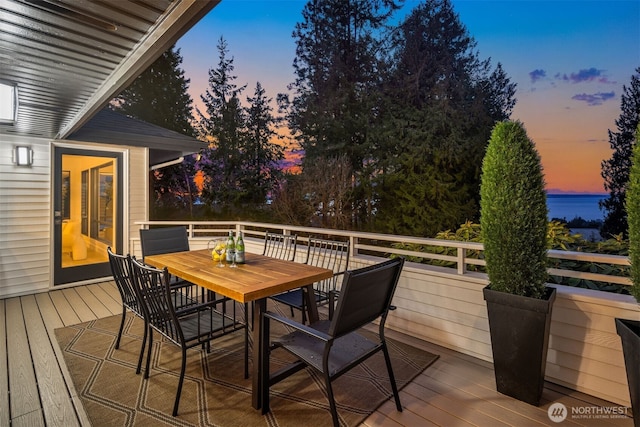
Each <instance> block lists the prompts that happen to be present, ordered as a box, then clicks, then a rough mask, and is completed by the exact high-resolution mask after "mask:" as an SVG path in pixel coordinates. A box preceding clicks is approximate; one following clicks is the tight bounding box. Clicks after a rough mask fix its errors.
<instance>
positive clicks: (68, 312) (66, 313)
mask: <svg viewBox="0 0 640 427" xmlns="http://www.w3.org/2000/svg"><path fill="white" fill-rule="evenodd" d="M49 296H50V297H51V301H52V302H53V304H54V305H55V307H56V311H57V312H58V315H59V316H60V319H61V320H62V324H63V326H69V325H75V324H78V323H80V318H79V317H78V315H77V314H76V312H75V311H74V310H73V307H71V304H69V301H67V298H66V297H65V296H64V293H62V291H61V290H56V291H51V292H49Z"/></svg>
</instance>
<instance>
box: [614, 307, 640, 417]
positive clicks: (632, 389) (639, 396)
mask: <svg viewBox="0 0 640 427" xmlns="http://www.w3.org/2000/svg"><path fill="white" fill-rule="evenodd" d="M616 331H617V332H618V335H620V339H622V353H623V354H624V365H625V367H626V369H627V382H628V383H629V395H630V397H631V410H632V412H633V425H634V426H635V427H640V378H639V377H640V321H637V320H627V319H618V318H616Z"/></svg>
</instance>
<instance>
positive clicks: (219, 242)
mask: <svg viewBox="0 0 640 427" xmlns="http://www.w3.org/2000/svg"><path fill="white" fill-rule="evenodd" d="M225 244H226V243H225V240H224V239H213V240H209V243H208V244H207V248H208V249H209V250H211V249H212V248H213V252H215V253H216V254H218V267H220V268H223V267H224V264H223V263H222V255H223V254H224V249H225ZM212 256H213V254H212Z"/></svg>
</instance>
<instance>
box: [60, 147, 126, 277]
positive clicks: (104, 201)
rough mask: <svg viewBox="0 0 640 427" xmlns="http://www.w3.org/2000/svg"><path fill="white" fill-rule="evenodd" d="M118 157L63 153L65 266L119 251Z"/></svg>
mask: <svg viewBox="0 0 640 427" xmlns="http://www.w3.org/2000/svg"><path fill="white" fill-rule="evenodd" d="M116 162H117V160H116V159H114V158H109V157H97V156H81V155H71V154H64V155H62V180H61V184H62V209H61V211H62V239H61V240H62V250H61V253H62V268H71V267H76V266H80V265H89V264H96V263H104V262H108V257H107V246H111V247H112V248H113V249H114V250H115V251H117V250H118V248H117V247H116V239H115V229H114V224H115V223H116V218H115V215H116V212H117V210H116V201H117V194H116V189H117V185H116V184H117V183H116V175H117V174H115V173H114V171H115V170H116V168H117V163H116Z"/></svg>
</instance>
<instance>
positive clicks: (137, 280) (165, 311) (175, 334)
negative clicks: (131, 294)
mask: <svg viewBox="0 0 640 427" xmlns="http://www.w3.org/2000/svg"><path fill="white" fill-rule="evenodd" d="M131 264H132V269H133V277H134V281H133V282H134V286H135V291H136V295H137V296H138V299H139V300H140V301H141V302H142V304H141V305H142V308H143V310H144V313H145V318H146V320H147V322H149V324H150V325H151V326H152V327H153V328H154V329H155V330H157V331H158V332H160V333H161V334H162V335H164V336H165V337H166V338H168V339H169V340H171V341H172V342H174V343H175V344H178V345H180V344H181V343H183V342H184V336H183V334H182V329H181V327H180V324H179V322H178V317H177V315H176V310H175V307H174V305H173V303H172V300H171V288H170V286H169V272H168V271H167V269H166V268H164V269H162V270H159V269H157V268H154V267H150V266H148V265H145V264H143V263H141V262H139V261H138V260H137V259H135V258H132V259H131Z"/></svg>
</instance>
